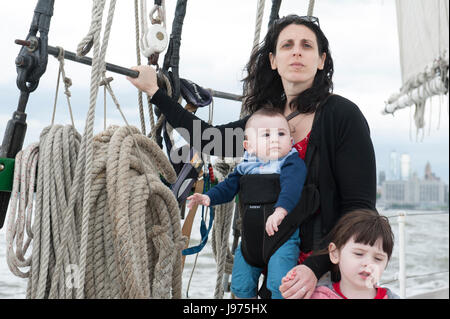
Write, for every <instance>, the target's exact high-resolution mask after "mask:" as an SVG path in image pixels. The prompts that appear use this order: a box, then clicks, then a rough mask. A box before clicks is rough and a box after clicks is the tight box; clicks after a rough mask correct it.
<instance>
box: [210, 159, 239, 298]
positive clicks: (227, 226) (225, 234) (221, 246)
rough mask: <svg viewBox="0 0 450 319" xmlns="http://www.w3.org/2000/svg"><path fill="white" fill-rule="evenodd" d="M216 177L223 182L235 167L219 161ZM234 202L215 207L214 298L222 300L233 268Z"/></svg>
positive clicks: (216, 167)
mask: <svg viewBox="0 0 450 319" xmlns="http://www.w3.org/2000/svg"><path fill="white" fill-rule="evenodd" d="M213 167H214V176H215V177H216V178H217V181H218V182H221V181H223V180H224V179H225V177H226V176H227V175H228V174H229V173H230V172H231V171H232V169H233V165H229V164H227V163H225V162H224V161H223V160H220V159H217V160H216V162H215V163H214V166H213ZM233 207H234V202H229V203H226V204H222V205H218V206H216V207H215V218H214V228H213V231H212V241H211V246H212V250H213V255H214V258H215V260H216V264H217V277H216V287H215V290H214V298H216V299H222V298H223V296H224V286H223V281H224V274H231V272H232V268H233V255H232V254H231V250H230V247H229V242H228V239H229V237H230V230H231V224H232V220H233Z"/></svg>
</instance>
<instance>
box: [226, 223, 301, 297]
mask: <svg viewBox="0 0 450 319" xmlns="http://www.w3.org/2000/svg"><path fill="white" fill-rule="evenodd" d="M299 254H300V238H299V231H298V229H297V230H296V231H295V233H294V234H292V236H291V237H290V238H289V239H288V240H287V241H286V242H285V243H284V244H283V245H282V246H281V247H280V248H278V249H277V250H276V251H275V253H274V254H273V255H272V257H270V259H269V264H268V266H267V288H268V289H269V290H270V292H271V293H272V299H283V297H282V296H281V292H280V290H279V287H280V285H281V279H282V278H283V277H284V276H285V275H286V274H287V273H288V271H289V270H291V269H292V268H293V267H294V266H296V265H297V260H298V255H299ZM263 270H264V268H258V267H253V266H251V265H249V264H247V262H246V261H245V260H244V257H243V256H242V252H241V244H239V245H238V247H237V248H236V251H235V253H234V264H233V272H232V277H231V291H232V292H233V294H234V295H235V296H236V297H238V298H253V297H256V295H257V292H258V281H259V277H260V276H261V273H262V271H263Z"/></svg>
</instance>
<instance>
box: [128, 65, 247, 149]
mask: <svg viewBox="0 0 450 319" xmlns="http://www.w3.org/2000/svg"><path fill="white" fill-rule="evenodd" d="M132 69H134V70H136V71H139V77H138V78H137V79H133V78H128V79H129V80H130V82H131V83H133V85H135V86H136V87H137V88H138V89H139V90H141V91H143V92H145V93H147V94H148V95H149V96H151V97H152V98H151V103H153V104H155V105H156V106H157V107H158V108H159V110H160V111H161V113H162V114H164V116H165V117H166V119H167V121H168V122H169V124H170V125H172V127H174V128H175V129H177V130H178V132H179V133H180V134H181V136H183V138H184V139H185V140H186V141H187V142H189V144H190V146H191V147H193V148H194V149H196V150H198V151H201V152H203V153H206V154H209V155H214V156H219V157H222V156H225V157H241V156H242V155H243V154H244V149H243V146H242V142H243V140H244V128H245V123H246V122H247V117H246V118H243V119H241V120H238V121H235V122H230V123H227V124H224V125H217V126H212V125H209V124H208V123H207V122H205V121H203V120H201V119H199V118H198V117H197V116H195V115H194V114H192V113H191V112H189V111H187V110H186V109H184V108H183V107H182V106H181V105H180V104H178V103H177V102H175V101H173V100H172V99H171V98H170V97H169V96H167V95H166V94H165V93H164V92H163V91H162V90H160V89H159V88H158V85H157V81H156V72H155V70H154V69H153V68H152V67H150V66H138V67H134V68H132ZM180 128H181V129H180Z"/></svg>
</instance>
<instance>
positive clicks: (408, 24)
mask: <svg viewBox="0 0 450 319" xmlns="http://www.w3.org/2000/svg"><path fill="white" fill-rule="evenodd" d="M396 8H397V25H398V35H399V47H400V63H401V72H402V87H401V89H400V91H399V92H397V93H395V94H393V95H392V96H391V97H390V98H389V99H388V101H387V102H386V105H385V108H384V110H383V113H384V114H388V113H394V112H395V111H396V110H398V109H401V108H405V107H408V106H412V105H415V106H416V114H415V120H416V121H415V122H416V126H417V128H423V125H424V121H423V112H424V108H425V102H426V101H427V99H429V98H431V97H432V96H435V95H441V94H446V93H447V92H448V67H449V19H448V15H449V0H396Z"/></svg>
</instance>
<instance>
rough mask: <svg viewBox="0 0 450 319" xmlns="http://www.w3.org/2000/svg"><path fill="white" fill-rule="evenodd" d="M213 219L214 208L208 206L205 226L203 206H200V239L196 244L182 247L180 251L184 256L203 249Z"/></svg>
mask: <svg viewBox="0 0 450 319" xmlns="http://www.w3.org/2000/svg"><path fill="white" fill-rule="evenodd" d="M213 220H214V208H212V207H210V208H209V226H208V228H206V223H205V218H204V206H203V207H202V221H201V224H200V235H201V236H202V240H201V242H200V244H198V245H197V246H193V247H189V248H186V249H183V251H182V252H181V253H182V254H183V255H185V256H186V255H193V254H196V253H198V252H200V251H201V250H202V249H203V247H205V245H206V243H207V241H208V235H209V232H210V231H211V228H212V224H213Z"/></svg>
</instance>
